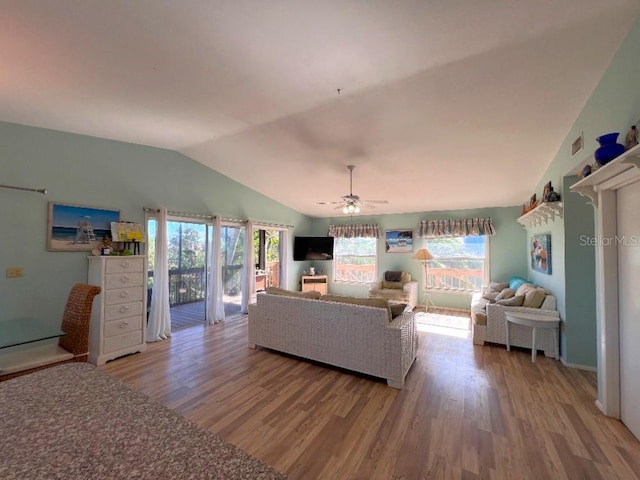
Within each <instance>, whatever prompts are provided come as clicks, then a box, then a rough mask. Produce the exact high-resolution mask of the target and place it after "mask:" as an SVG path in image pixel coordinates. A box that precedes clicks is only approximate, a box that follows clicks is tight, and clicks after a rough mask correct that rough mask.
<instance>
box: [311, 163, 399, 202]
mask: <svg viewBox="0 0 640 480" xmlns="http://www.w3.org/2000/svg"><path fill="white" fill-rule="evenodd" d="M347 168H348V169H349V195H343V196H342V197H341V198H340V200H338V201H337V202H318V203H317V205H338V206H337V207H336V210H337V209H340V208H341V209H342V212H343V213H346V214H350V213H360V208H362V207H363V208H375V207H374V205H373V204H378V205H384V204H387V203H389V202H387V201H386V200H360V197H359V196H358V195H354V194H353V169H354V168H356V167H355V165H347Z"/></svg>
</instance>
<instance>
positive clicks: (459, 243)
mask: <svg viewBox="0 0 640 480" xmlns="http://www.w3.org/2000/svg"><path fill="white" fill-rule="evenodd" d="M488 247H489V240H488V237H486V236H469V237H441V238H430V239H428V240H426V248H427V249H428V250H429V252H431V254H432V255H433V256H434V259H433V260H429V262H428V264H427V279H426V285H427V288H428V289H430V290H450V291H458V292H475V291H478V290H481V289H482V285H483V284H486V283H487V282H486V281H485V277H486V276H487V277H488V273H489V253H488V252H489V248H488Z"/></svg>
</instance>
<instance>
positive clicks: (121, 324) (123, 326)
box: [119, 321, 129, 328]
mask: <svg viewBox="0 0 640 480" xmlns="http://www.w3.org/2000/svg"><path fill="white" fill-rule="evenodd" d="M127 325H129V322H125V321H122V322H120V325H119V326H120V328H125V327H126V326H127Z"/></svg>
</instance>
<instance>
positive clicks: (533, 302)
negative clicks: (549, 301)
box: [522, 288, 547, 308]
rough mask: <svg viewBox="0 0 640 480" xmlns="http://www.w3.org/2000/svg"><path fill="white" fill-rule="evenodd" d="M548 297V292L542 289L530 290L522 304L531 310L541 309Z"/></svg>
mask: <svg viewBox="0 0 640 480" xmlns="http://www.w3.org/2000/svg"><path fill="white" fill-rule="evenodd" d="M546 296H547V292H546V291H545V290H544V289H542V288H535V289H533V290H529V291H528V292H527V293H526V294H525V296H524V302H522V306H523V307H530V308H540V306H541V305H542V302H544V299H545V297H546Z"/></svg>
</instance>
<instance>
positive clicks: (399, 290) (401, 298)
mask: <svg viewBox="0 0 640 480" xmlns="http://www.w3.org/2000/svg"><path fill="white" fill-rule="evenodd" d="M369 298H384V299H386V300H388V301H390V302H398V303H400V302H402V303H406V304H407V309H408V310H412V309H413V308H414V307H415V306H416V304H417V303H418V282H416V281H412V280H411V274H409V273H407V272H393V271H387V272H384V276H383V279H382V280H381V281H379V282H373V283H370V284H369Z"/></svg>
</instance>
